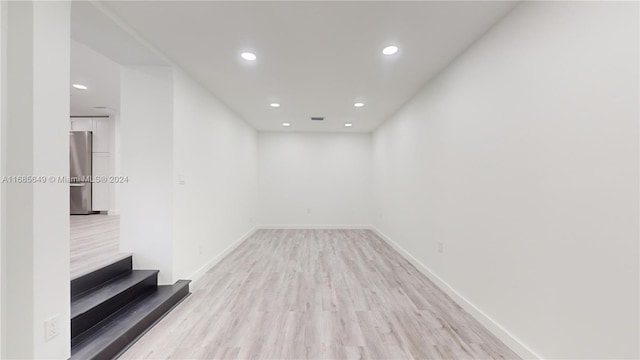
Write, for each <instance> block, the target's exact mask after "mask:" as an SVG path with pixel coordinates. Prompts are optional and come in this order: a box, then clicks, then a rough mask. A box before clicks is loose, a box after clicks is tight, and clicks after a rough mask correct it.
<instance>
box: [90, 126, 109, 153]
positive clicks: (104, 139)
mask: <svg viewBox="0 0 640 360" xmlns="http://www.w3.org/2000/svg"><path fill="white" fill-rule="evenodd" d="M93 152H99V153H108V152H109V118H94V119H93Z"/></svg>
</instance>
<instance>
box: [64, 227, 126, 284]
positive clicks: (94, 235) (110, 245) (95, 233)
mask: <svg viewBox="0 0 640 360" xmlns="http://www.w3.org/2000/svg"><path fill="white" fill-rule="evenodd" d="M70 221H71V228H70V233H71V243H70V248H71V264H70V265H71V274H70V275H71V279H74V278H76V277H78V276H80V275H84V274H86V273H88V272H90V271H93V270H95V269H97V268H100V267H102V266H104V265H107V264H109V263H112V262H113V261H115V260H119V259H122V257H124V256H126V255H127V254H121V253H120V252H119V246H120V216H117V215H71V220H70Z"/></svg>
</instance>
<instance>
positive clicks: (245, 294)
mask: <svg viewBox="0 0 640 360" xmlns="http://www.w3.org/2000/svg"><path fill="white" fill-rule="evenodd" d="M192 291H193V295H191V296H190V297H189V298H187V299H186V300H185V301H184V302H183V303H181V304H180V305H179V306H178V307H176V309H174V311H172V312H171V313H170V314H169V315H168V316H167V317H165V318H164V319H163V320H162V321H160V322H159V323H158V324H157V325H156V326H155V327H154V328H153V329H151V331H149V332H148V333H147V334H146V335H145V336H143V337H142V338H141V339H140V340H139V341H138V342H137V343H136V344H134V345H133V346H132V347H131V348H130V349H129V350H128V351H127V352H126V353H124V354H123V356H122V359H146V358H153V359H168V358H171V359H235V358H238V359H247V358H256V359H258V358H259V359H352V358H375V359H410V358H420V359H472V358H473V359H501V358H507V359H516V358H518V356H517V355H516V354H515V353H514V352H512V351H511V350H510V349H509V348H507V347H506V346H505V345H504V344H503V343H501V342H500V341H499V340H498V339H497V338H496V337H494V336H493V335H492V334H490V333H489V332H488V331H487V330H486V329H485V328H483V327H482V325H480V324H479V323H478V322H477V321H475V320H474V319H473V318H472V317H471V316H470V315H469V314H467V313H466V312H465V311H463V310H462V309H461V308H460V307H459V306H457V305H456V304H455V303H454V302H453V301H452V300H451V299H450V298H449V297H448V296H446V295H445V294H444V293H443V292H442V291H441V290H440V289H438V288H437V287H436V286H435V285H434V284H433V283H432V282H431V281H429V280H428V279H427V278H426V277H425V276H423V275H422V274H421V273H419V272H418V270H416V269H415V268H414V267H413V266H412V265H411V264H409V263H408V262H407V261H406V260H405V259H404V258H402V257H401V256H400V255H399V254H398V253H397V252H396V251H394V250H393V249H392V248H391V247H389V246H388V245H387V244H386V243H385V242H384V241H383V240H382V239H380V238H379V237H377V236H376V235H375V234H374V233H373V232H371V231H369V230H259V231H258V232H256V233H255V234H254V235H253V236H252V237H251V238H249V239H248V240H246V241H245V242H244V243H242V244H241V245H240V246H239V247H238V248H237V249H236V250H235V251H233V252H232V253H231V254H229V256H227V257H226V258H225V259H223V260H222V261H221V262H220V263H219V264H218V265H216V266H215V267H214V268H213V269H211V270H210V271H209V272H207V273H206V274H205V275H204V276H203V278H202V279H201V280H200V281H198V283H197V284H194V287H193V289H192Z"/></svg>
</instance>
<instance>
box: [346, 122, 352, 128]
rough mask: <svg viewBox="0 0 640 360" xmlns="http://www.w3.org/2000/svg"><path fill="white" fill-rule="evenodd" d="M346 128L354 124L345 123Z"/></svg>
mask: <svg viewBox="0 0 640 360" xmlns="http://www.w3.org/2000/svg"><path fill="white" fill-rule="evenodd" d="M344 126H345V127H352V126H353V124H352V123H345V124H344Z"/></svg>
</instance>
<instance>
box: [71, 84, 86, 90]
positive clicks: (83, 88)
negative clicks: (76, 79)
mask: <svg viewBox="0 0 640 360" xmlns="http://www.w3.org/2000/svg"><path fill="white" fill-rule="evenodd" d="M71 86H73V87H74V88H76V89H78V90H87V89H88V88H87V87H86V86H84V85H82V84H73V85H71Z"/></svg>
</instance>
